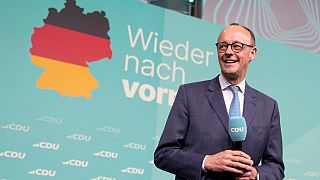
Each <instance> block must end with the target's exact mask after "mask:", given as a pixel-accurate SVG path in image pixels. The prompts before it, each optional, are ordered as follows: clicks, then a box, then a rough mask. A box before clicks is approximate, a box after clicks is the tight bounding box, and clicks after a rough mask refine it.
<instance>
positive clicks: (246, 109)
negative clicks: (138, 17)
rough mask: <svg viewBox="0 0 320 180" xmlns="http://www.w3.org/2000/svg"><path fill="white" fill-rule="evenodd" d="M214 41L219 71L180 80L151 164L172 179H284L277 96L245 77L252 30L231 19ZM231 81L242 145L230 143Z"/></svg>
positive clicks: (252, 51) (252, 52)
mask: <svg viewBox="0 0 320 180" xmlns="http://www.w3.org/2000/svg"><path fill="white" fill-rule="evenodd" d="M216 46H217V51H218V60H219V65H220V69H221V74H220V75H219V76H217V77H216V78H214V79H213V80H208V81H202V82H196V83H190V84H186V85H182V86H180V88H179V90H178V93H177V96H176V99H175V102H174V104H173V106H172V109H171V111H170V114H169V117H168V120H167V123H166V125H165V128H164V131H163V134H162V136H161V139H160V142H159V145H158V147H157V149H156V150H155V157H154V163H155V165H156V166H157V167H158V168H160V169H162V170H165V171H168V172H170V173H173V174H175V175H176V179H194V180H200V179H201V180H216V179H226V180H228V179H237V180H249V179H260V180H279V179H283V178H284V163H283V160H282V135H281V128H280V116H279V110H278V105H277V102H276V101H275V100H273V99H272V98H270V97H268V96H267V95H265V94H263V93H261V92H259V91H257V90H255V89H253V88H251V87H250V86H249V85H248V84H247V83H246V81H245V77H246V73H247V69H248V66H249V63H250V62H251V61H252V60H253V59H254V58H255V56H256V53H257V49H256V47H255V37H254V34H253V33H252V31H251V30H250V29H248V28H247V27H245V26H242V25H239V24H231V25H229V26H228V27H226V28H224V29H223V31H222V32H221V33H220V35H219V37H218V40H217V44H216ZM232 85H233V86H235V87H237V89H238V92H237V95H238V100H239V104H240V107H239V109H240V115H241V116H243V117H244V118H245V120H246V124H247V136H246V139H245V141H243V143H242V151H240V150H236V149H235V144H234V142H232V140H231V138H230V135H229V133H228V121H229V117H228V113H229V109H230V105H231V101H233V96H234V95H233V92H231V89H230V86H232Z"/></svg>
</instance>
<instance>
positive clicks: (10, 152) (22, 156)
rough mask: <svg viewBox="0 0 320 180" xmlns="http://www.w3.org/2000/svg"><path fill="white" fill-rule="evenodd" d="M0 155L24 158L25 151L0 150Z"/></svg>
mask: <svg viewBox="0 0 320 180" xmlns="http://www.w3.org/2000/svg"><path fill="white" fill-rule="evenodd" d="M0 157H7V158H13V159H24V158H25V157H26V153H22V152H15V151H5V152H0Z"/></svg>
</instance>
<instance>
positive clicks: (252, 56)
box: [249, 47, 258, 62]
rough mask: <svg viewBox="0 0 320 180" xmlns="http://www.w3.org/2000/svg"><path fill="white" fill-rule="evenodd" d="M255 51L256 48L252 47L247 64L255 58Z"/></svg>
mask: <svg viewBox="0 0 320 180" xmlns="http://www.w3.org/2000/svg"><path fill="white" fill-rule="evenodd" d="M257 51H258V49H257V48H256V47H253V48H252V49H251V51H250V59H249V62H251V61H252V60H254V58H256V55H257Z"/></svg>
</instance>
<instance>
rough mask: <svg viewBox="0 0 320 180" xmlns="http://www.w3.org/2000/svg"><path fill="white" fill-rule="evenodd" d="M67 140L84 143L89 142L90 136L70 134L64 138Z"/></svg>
mask: <svg viewBox="0 0 320 180" xmlns="http://www.w3.org/2000/svg"><path fill="white" fill-rule="evenodd" d="M66 138H67V139H71V140H75V141H85V142H89V141H90V140H91V136H87V135H83V134H76V133H75V134H71V135H68V136H67V137H66Z"/></svg>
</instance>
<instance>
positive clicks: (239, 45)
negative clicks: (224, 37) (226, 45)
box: [231, 43, 243, 52]
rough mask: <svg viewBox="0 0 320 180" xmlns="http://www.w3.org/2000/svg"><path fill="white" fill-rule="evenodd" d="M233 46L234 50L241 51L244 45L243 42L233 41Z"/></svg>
mask: <svg viewBox="0 0 320 180" xmlns="http://www.w3.org/2000/svg"><path fill="white" fill-rule="evenodd" d="M231 47H232V50H233V51H234V52H240V51H242V48H243V45H242V44H241V43H233V44H232V45H231Z"/></svg>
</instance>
